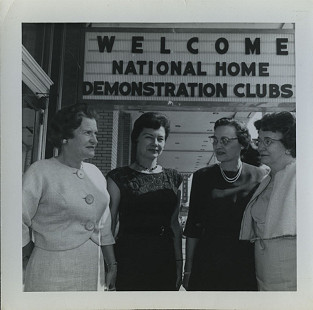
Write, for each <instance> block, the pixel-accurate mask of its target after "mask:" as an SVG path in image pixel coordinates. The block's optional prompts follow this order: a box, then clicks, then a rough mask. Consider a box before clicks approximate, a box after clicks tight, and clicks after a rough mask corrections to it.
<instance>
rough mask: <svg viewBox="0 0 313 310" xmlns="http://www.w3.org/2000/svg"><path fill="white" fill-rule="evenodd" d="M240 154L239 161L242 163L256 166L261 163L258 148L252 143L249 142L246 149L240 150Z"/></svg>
mask: <svg viewBox="0 0 313 310" xmlns="http://www.w3.org/2000/svg"><path fill="white" fill-rule="evenodd" d="M240 155H241V156H240V157H241V161H242V162H244V163H247V164H249V165H253V166H257V167H260V166H261V164H262V162H261V156H260V153H259V151H258V148H257V147H256V146H255V144H253V143H250V144H249V146H248V148H247V149H245V150H242V152H241V154H240Z"/></svg>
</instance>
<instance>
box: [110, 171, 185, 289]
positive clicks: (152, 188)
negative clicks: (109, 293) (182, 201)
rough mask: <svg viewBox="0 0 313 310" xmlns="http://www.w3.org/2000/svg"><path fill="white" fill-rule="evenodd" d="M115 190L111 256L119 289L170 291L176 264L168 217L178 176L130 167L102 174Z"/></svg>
mask: <svg viewBox="0 0 313 310" xmlns="http://www.w3.org/2000/svg"><path fill="white" fill-rule="evenodd" d="M107 177H110V178H111V179H112V180H113V181H114V182H115V183H116V184H117V186H118V187H119V189H120V193H121V200H120V205H119V232H118V235H117V238H116V244H115V255H116V259H117V262H118V269H117V270H118V271H117V280H116V289H117V290H118V291H162V290H163V291H167V290H175V289H176V288H175V286H176V261H175V251H174V243H173V232H172V230H171V218H172V215H173V213H174V211H175V209H176V208H177V207H178V206H177V190H178V187H179V185H180V184H181V182H182V176H181V175H180V174H179V173H178V172H177V171H176V170H174V169H166V168H164V169H163V171H162V172H160V173H155V174H145V173H140V172H138V171H136V170H133V169H131V168H129V167H122V168H117V169H114V170H112V171H110V172H109V173H108V175H107Z"/></svg>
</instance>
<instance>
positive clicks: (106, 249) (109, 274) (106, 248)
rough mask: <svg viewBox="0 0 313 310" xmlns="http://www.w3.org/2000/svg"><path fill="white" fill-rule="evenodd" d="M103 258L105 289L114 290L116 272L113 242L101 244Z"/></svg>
mask: <svg viewBox="0 0 313 310" xmlns="http://www.w3.org/2000/svg"><path fill="white" fill-rule="evenodd" d="M101 250H102V254H103V258H104V261H105V265H106V266H105V267H106V268H105V269H106V276H105V284H106V289H107V290H109V291H115V281H116V272H117V262H116V260H115V255H114V248H113V244H110V245H103V246H101Z"/></svg>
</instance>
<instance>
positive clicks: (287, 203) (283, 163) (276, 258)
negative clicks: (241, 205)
mask: <svg viewBox="0 0 313 310" xmlns="http://www.w3.org/2000/svg"><path fill="white" fill-rule="evenodd" d="M255 127H256V128H257V130H258V131H259V137H258V139H257V140H256V144H257V145H258V150H259V152H260V155H261V161H262V163H263V164H265V165H267V166H269V167H270V169H271V172H270V174H269V175H268V176H267V177H266V178H265V179H264V180H263V181H262V183H261V184H260V186H259V188H258V189H257V190H256V192H255V193H254V195H253V197H252V198H251V200H250V202H249V204H248V206H247V208H246V211H245V213H244V216H243V220H242V226H241V232H240V239H242V240H250V241H252V242H254V243H255V264H256V266H255V268H256V277H257V282H258V289H259V290H260V291H294V290H296V288H297V281H296V275H297V268H296V120H295V117H294V116H293V115H292V114H291V113H289V112H279V113H272V114H266V115H265V116H264V117H263V118H262V119H261V120H258V121H256V122H255Z"/></svg>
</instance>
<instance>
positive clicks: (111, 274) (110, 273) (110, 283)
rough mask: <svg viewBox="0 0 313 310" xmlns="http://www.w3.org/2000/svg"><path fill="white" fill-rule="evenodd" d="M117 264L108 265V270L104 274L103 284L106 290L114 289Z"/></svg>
mask: <svg viewBox="0 0 313 310" xmlns="http://www.w3.org/2000/svg"><path fill="white" fill-rule="evenodd" d="M116 273H117V265H116V264H113V265H108V270H107V272H106V275H105V286H106V289H105V290H106V291H115V290H116V288H115V281H116Z"/></svg>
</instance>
